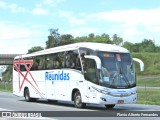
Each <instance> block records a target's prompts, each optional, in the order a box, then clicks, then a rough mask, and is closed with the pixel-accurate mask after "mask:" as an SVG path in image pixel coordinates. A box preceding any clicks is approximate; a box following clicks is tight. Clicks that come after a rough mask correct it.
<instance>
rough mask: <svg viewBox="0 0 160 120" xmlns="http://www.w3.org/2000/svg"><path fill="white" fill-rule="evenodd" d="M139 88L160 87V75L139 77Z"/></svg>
mask: <svg viewBox="0 0 160 120" xmlns="http://www.w3.org/2000/svg"><path fill="white" fill-rule="evenodd" d="M137 86H148V87H160V75H150V76H138V77H137Z"/></svg>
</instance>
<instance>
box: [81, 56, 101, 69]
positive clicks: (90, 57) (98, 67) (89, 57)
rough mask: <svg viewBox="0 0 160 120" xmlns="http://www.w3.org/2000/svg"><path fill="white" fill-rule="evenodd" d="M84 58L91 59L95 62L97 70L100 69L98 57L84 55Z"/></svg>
mask: <svg viewBox="0 0 160 120" xmlns="http://www.w3.org/2000/svg"><path fill="white" fill-rule="evenodd" d="M84 57H85V58H88V59H93V60H95V61H96V66H97V69H101V60H100V58H99V57H97V56H94V55H85V56H84Z"/></svg>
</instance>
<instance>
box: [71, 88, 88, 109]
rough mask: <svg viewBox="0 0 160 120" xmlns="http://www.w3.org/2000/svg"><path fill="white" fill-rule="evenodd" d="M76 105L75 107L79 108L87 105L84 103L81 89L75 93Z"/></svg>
mask: <svg viewBox="0 0 160 120" xmlns="http://www.w3.org/2000/svg"><path fill="white" fill-rule="evenodd" d="M74 105H75V107H77V108H84V107H85V106H86V104H85V103H82V98H81V94H80V92H79V91H77V92H76V93H75V94H74Z"/></svg>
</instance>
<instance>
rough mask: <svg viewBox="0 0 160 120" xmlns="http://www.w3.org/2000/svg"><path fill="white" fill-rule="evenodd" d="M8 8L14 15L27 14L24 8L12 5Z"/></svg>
mask: <svg viewBox="0 0 160 120" xmlns="http://www.w3.org/2000/svg"><path fill="white" fill-rule="evenodd" d="M8 8H9V9H10V10H11V12H13V13H17V12H25V11H26V9H25V8H23V7H20V6H18V5H17V4H10V5H9V6H8Z"/></svg>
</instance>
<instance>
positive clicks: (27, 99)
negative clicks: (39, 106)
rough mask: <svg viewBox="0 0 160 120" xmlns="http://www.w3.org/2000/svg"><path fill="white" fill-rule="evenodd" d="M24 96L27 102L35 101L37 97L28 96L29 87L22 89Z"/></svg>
mask: <svg viewBox="0 0 160 120" xmlns="http://www.w3.org/2000/svg"><path fill="white" fill-rule="evenodd" d="M24 97H25V101H27V102H35V101H36V100H37V99H36V98H31V97H30V93H29V89H28V88H27V89H25V91H24Z"/></svg>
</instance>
